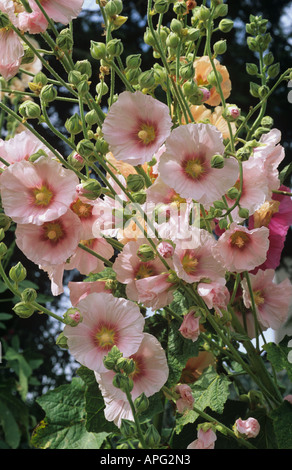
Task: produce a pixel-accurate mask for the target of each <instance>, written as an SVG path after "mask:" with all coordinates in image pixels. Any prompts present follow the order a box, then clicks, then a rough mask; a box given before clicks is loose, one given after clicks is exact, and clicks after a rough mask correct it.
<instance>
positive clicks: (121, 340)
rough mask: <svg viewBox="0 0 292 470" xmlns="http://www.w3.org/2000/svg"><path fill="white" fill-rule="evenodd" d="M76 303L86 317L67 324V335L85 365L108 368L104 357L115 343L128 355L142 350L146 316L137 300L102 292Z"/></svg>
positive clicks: (70, 348)
mask: <svg viewBox="0 0 292 470" xmlns="http://www.w3.org/2000/svg"><path fill="white" fill-rule="evenodd" d="M76 307H77V308H78V309H79V310H80V312H81V315H82V317H83V321H82V322H81V323H79V324H78V325H77V326H74V327H71V326H69V325H66V326H65V328H64V335H65V336H66V338H67V339H68V347H69V350H70V353H71V354H72V355H73V356H74V357H75V359H76V360H77V361H78V362H80V363H81V364H83V365H84V366H85V367H88V368H89V369H92V370H94V371H97V372H106V371H107V370H108V369H106V367H105V366H104V364H103V358H104V356H106V355H107V353H108V351H110V349H111V348H112V347H113V346H114V345H116V346H117V347H118V349H119V350H120V351H121V352H122V353H123V355H124V356H125V357H127V356H130V355H131V354H134V353H135V352H136V351H137V350H138V348H139V346H140V344H141V341H142V340H143V328H144V322H145V320H144V317H143V316H142V314H141V313H140V310H139V308H138V307H137V305H135V304H134V303H133V302H131V301H129V300H127V299H123V298H117V297H114V296H113V295H112V294H110V293H104V292H102V293H92V294H88V295H87V296H86V298H84V299H83V300H81V301H80V302H79V303H78V304H77V305H76ZM100 332H101V333H102V334H103V336H101V337H99V336H98V334H99V333H100Z"/></svg>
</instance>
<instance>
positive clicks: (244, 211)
mask: <svg viewBox="0 0 292 470" xmlns="http://www.w3.org/2000/svg"><path fill="white" fill-rule="evenodd" d="M238 215H239V217H241V218H242V219H248V218H249V210H248V209H244V208H243V207H240V208H239V209H238Z"/></svg>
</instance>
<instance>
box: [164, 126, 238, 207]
mask: <svg viewBox="0 0 292 470" xmlns="http://www.w3.org/2000/svg"><path fill="white" fill-rule="evenodd" d="M165 147H166V150H165V152H164V153H163V154H162V155H161V157H160V162H159V174H160V177H161V178H162V179H163V180H164V182H165V183H166V184H167V185H168V186H170V187H171V188H173V189H174V190H175V191H176V192H177V193H178V194H179V195H180V196H181V197H182V198H192V199H194V200H195V201H197V202H199V203H201V204H204V205H205V206H208V205H210V204H212V203H213V202H214V201H217V200H218V199H220V198H221V197H222V196H223V195H224V194H225V193H226V192H227V191H228V189H229V188H231V187H232V186H233V185H234V184H235V182H236V180H237V178H238V171H239V169H238V162H237V161H236V159H235V158H233V157H231V158H226V159H225V160H224V168H222V169H218V168H212V167H211V160H212V157H213V156H214V155H215V154H220V155H222V154H223V152H224V145H223V137H222V134H221V133H220V132H219V131H218V130H217V129H216V127H215V126H212V125H210V124H202V123H199V124H193V123H190V124H186V125H182V126H179V127H177V128H176V129H174V130H173V131H172V133H171V134H170V136H169V137H168V138H167V139H166V142H165Z"/></svg>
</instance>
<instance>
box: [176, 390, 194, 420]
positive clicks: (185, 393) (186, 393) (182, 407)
mask: <svg viewBox="0 0 292 470" xmlns="http://www.w3.org/2000/svg"><path fill="white" fill-rule="evenodd" d="M175 392H176V393H178V394H179V395H180V398H178V399H177V400H176V408H177V411H178V412H179V413H184V411H186V410H191V409H192V408H193V404H194V401H195V400H194V397H193V395H192V389H191V387H190V386H189V385H187V384H180V385H177V386H176V387H175Z"/></svg>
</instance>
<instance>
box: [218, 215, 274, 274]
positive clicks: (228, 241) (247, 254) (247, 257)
mask: <svg viewBox="0 0 292 470" xmlns="http://www.w3.org/2000/svg"><path fill="white" fill-rule="evenodd" d="M268 248H269V230H268V229H267V228H266V227H260V228H258V229H254V230H249V229H248V228H246V227H244V226H243V225H237V224H236V222H233V223H232V224H230V227H229V229H228V230H226V231H225V232H224V233H223V234H222V235H221V236H220V237H219V239H218V241H217V243H216V244H215V246H214V248H213V254H214V256H215V257H216V259H217V260H218V262H220V263H221V264H222V266H224V267H225V268H226V269H227V270H228V271H230V272H237V273H241V272H243V271H251V270H252V269H254V268H255V267H256V266H259V265H260V264H262V263H263V262H264V261H265V259H266V257H267V251H268Z"/></svg>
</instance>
